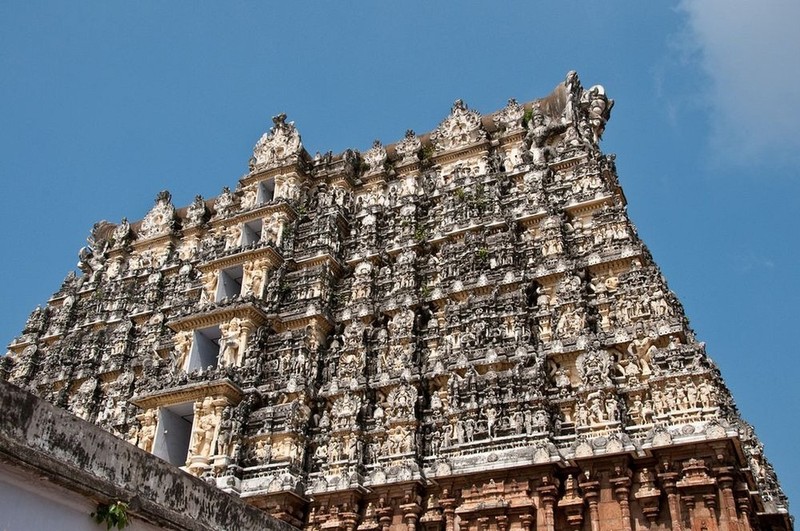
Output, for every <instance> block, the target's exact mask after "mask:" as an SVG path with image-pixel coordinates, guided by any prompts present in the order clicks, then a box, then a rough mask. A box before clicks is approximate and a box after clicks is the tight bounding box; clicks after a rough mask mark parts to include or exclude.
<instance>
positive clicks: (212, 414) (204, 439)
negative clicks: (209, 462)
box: [187, 396, 220, 464]
mask: <svg viewBox="0 0 800 531" xmlns="http://www.w3.org/2000/svg"><path fill="white" fill-rule="evenodd" d="M218 409H219V406H218V405H216V404H215V403H214V399H213V398H211V397H210V396H208V397H206V398H204V399H203V400H202V402H201V401H197V402H195V403H194V424H193V426H192V434H191V441H190V443H189V458H188V459H187V464H189V462H190V460H191V458H192V457H198V456H199V457H209V456H210V455H211V451H212V449H213V447H214V443H215V439H216V427H217V422H218V420H219V416H220V413H219V411H217V410H218Z"/></svg>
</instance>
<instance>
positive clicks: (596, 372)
mask: <svg viewBox="0 0 800 531" xmlns="http://www.w3.org/2000/svg"><path fill="white" fill-rule="evenodd" d="M575 364H576V366H577V367H578V373H579V374H580V377H581V383H582V384H583V385H584V386H586V387H604V386H608V385H611V356H610V355H609V353H608V352H607V351H606V350H605V349H602V348H601V347H600V342H599V341H597V340H595V341H593V342H592V348H591V349H590V350H589V351H588V352H585V353H584V354H581V355H580V356H578V359H577V360H576V362H575Z"/></svg>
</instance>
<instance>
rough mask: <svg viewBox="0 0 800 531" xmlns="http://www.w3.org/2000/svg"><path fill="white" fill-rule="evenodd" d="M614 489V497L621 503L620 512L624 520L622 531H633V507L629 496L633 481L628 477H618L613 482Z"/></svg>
mask: <svg viewBox="0 0 800 531" xmlns="http://www.w3.org/2000/svg"><path fill="white" fill-rule="evenodd" d="M611 485H612V487H613V489H614V496H615V497H616V499H617V503H619V511H620V514H621V517H620V518H622V531H631V507H630V500H629V496H630V493H631V480H630V478H629V477H627V476H622V477H617V478H614V479H612V480H611Z"/></svg>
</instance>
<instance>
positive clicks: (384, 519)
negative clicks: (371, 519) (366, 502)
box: [376, 507, 392, 531]
mask: <svg viewBox="0 0 800 531" xmlns="http://www.w3.org/2000/svg"><path fill="white" fill-rule="evenodd" d="M376 513H377V515H378V523H380V525H381V530H382V531H389V527H390V526H391V525H392V508H391V507H380V508H379V509H378V510H377V511H376Z"/></svg>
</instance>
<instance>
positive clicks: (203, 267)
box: [197, 245, 283, 273]
mask: <svg viewBox="0 0 800 531" xmlns="http://www.w3.org/2000/svg"><path fill="white" fill-rule="evenodd" d="M262 258H266V259H267V260H268V261H269V265H271V266H273V267H277V266H279V265H280V264H282V263H283V257H282V256H281V255H280V254H278V252H277V251H276V250H275V248H274V247H272V246H271V245H268V246H265V247H260V248H258V249H251V250H247V251H242V252H240V253H235V254H232V255H229V256H224V257H222V258H217V259H214V260H210V261H208V262H206V263H204V264H199V265H198V266H197V269H198V270H200V271H202V272H203V273H206V272H208V271H215V270H218V269H225V268H227V267H233V266H237V265H241V264H243V263H245V262H247V261H249V260H258V259H262Z"/></svg>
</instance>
